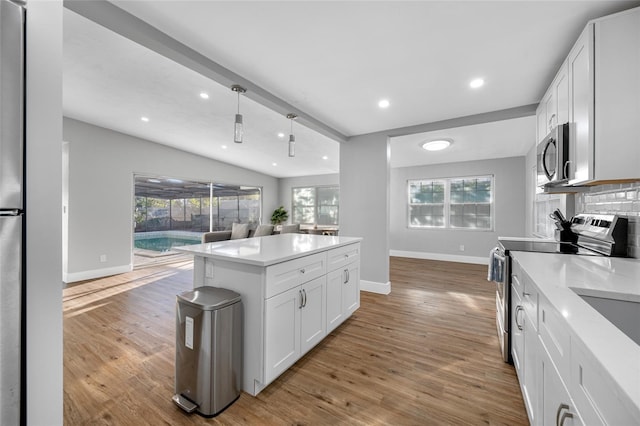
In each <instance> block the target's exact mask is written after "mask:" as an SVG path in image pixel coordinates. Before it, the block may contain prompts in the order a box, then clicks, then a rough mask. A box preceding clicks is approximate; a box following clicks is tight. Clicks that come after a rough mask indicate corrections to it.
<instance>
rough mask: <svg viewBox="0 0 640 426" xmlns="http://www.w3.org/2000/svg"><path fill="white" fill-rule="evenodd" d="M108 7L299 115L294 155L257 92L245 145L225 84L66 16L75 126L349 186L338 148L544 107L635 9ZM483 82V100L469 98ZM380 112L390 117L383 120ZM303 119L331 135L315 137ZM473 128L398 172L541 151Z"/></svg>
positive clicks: (285, 124)
mask: <svg viewBox="0 0 640 426" xmlns="http://www.w3.org/2000/svg"><path fill="white" fill-rule="evenodd" d="M72 3H74V2H69V1H67V2H65V4H66V5H67V6H68V7H71V6H69V5H70V4H72ZM89 3H93V2H89ZM112 4H113V5H115V6H117V7H118V8H121V11H122V12H123V13H124V12H127V13H130V14H132V15H134V16H135V17H137V18H140V19H141V20H142V21H144V22H146V23H147V24H150V25H151V26H153V27H155V29H157V30H159V31H161V32H163V33H165V34H166V35H168V36H170V37H171V38H173V39H175V40H176V41H178V42H180V43H182V44H184V45H186V46H188V47H189V48H191V49H193V50H194V51H196V52H198V53H199V54H201V55H203V57H205V58H208V59H210V60H211V61H213V63H215V64H218V65H220V66H222V67H224V68H226V69H227V70H229V71H230V72H231V73H234V74H235V75H238V76H241V77H242V78H244V79H246V80H247V81H249V82H251V83H252V84H253V85H255V86H256V87H258V88H260V89H262V90H263V91H264V92H266V93H268V94H270V95H272V96H273V97H274V98H275V99H277V100H279V101H281V102H282V103H284V104H287V105H290V106H291V107H292V108H293V109H295V110H296V112H298V113H299V114H300V115H301V116H302V119H301V120H300V122H298V121H296V122H294V123H293V132H294V133H295V135H296V141H297V153H296V154H297V155H296V157H295V158H289V157H287V150H286V145H287V143H286V139H287V135H288V134H289V132H290V129H291V122H290V121H289V120H287V119H286V117H285V115H284V114H283V110H282V103H281V104H280V106H281V108H280V110H278V108H275V110H274V108H270V107H268V106H265V105H263V104H261V102H260V99H257V98H252V96H251V95H252V93H247V94H246V95H242V96H241V99H240V110H241V112H242V114H243V115H244V120H245V129H246V134H245V142H244V143H243V144H234V143H233V140H232V137H233V133H232V132H233V118H234V114H235V113H236V109H237V107H238V106H237V95H236V94H235V93H234V92H232V91H231V90H230V87H229V85H228V84H226V83H227V82H222V84H220V83H218V82H216V81H213V80H211V79H210V78H209V77H207V76H205V75H203V74H202V73H199V72H196V71H194V70H193V69H189V68H188V67H185V66H183V65H181V64H178V63H176V62H174V61H172V60H170V59H167V58H165V57H163V56H162V55H160V54H159V53H157V52H154V51H152V50H150V49H149V48H147V47H143V46H141V45H140V44H137V43H136V42H133V41H131V40H128V39H127V38H126V37H123V36H122V35H119V34H116V33H114V32H112V31H111V30H109V29H107V28H104V27H102V26H100V25H97V24H96V23H94V22H92V21H90V20H88V19H86V18H85V17H83V16H80V15H78V14H76V13H75V12H72V11H70V10H66V11H65V15H64V29H65V37H64V54H65V68H64V113H65V115H66V116H68V117H72V118H76V119H80V120H83V121H86V122H89V123H93V124H97V125H100V126H103V127H107V128H111V129H114V130H117V131H121V132H124V133H128V134H131V135H134V136H138V137H142V138H145V139H149V140H152V141H155V142H158V143H162V144H166V145H169V146H174V147H177V148H179V149H183V150H186V151H190V152H194V153H197V154H200V155H204V156H207V157H210V158H215V159H218V160H221V161H225V162H228V163H231V164H236V165H239V166H242V167H246V168H250V169H253V170H257V171H260V172H263V173H266V174H269V175H272V176H277V177H287V176H301V175H311V174H325V173H335V172H338V164H339V163H338V156H339V146H338V142H336V139H347V138H348V137H350V136H353V135H360V134H366V133H372V132H379V131H386V130H388V129H398V128H405V127H408V126H416V125H421V124H424V123H434V122H438V121H442V120H449V119H455V118H458V117H465V116H470V115H475V114H482V113H487V112H491V111H498V110H508V109H511V108H517V107H522V106H526V105H531V104H536V103H538V102H539V101H540V98H541V97H542V95H543V94H544V91H545V89H546V87H547V86H548V85H549V83H550V81H551V79H552V78H553V75H554V74H555V72H556V70H557V69H558V67H559V66H560V64H561V62H562V61H563V59H564V58H565V56H566V55H567V53H568V51H569V49H570V48H571V46H572V44H573V42H574V41H575V39H576V38H577V37H578V35H579V34H580V31H581V30H582V28H583V27H584V26H585V24H586V22H587V21H588V20H589V19H592V18H595V17H599V16H603V15H606V14H609V13H613V12H616V11H619V10H622V9H627V8H630V7H633V6H637V5H640V2H638V1H633V2H629V1H610V0H608V1H493V2H491V1H411V2H402V1H322V2H321V1H279V2H276V1H233V2H232V1H114V2H112ZM71 8H72V9H73V7H71ZM474 78H483V79H484V80H485V85H484V86H483V87H481V88H479V89H475V90H474V89H471V88H470V87H469V82H470V81H471V80H472V79H474ZM202 92H206V93H207V94H208V95H209V99H207V100H205V99H202V98H201V97H200V93H202ZM381 99H387V100H388V101H389V104H390V105H389V107H388V108H384V109H381V108H379V107H378V101H379V100H381ZM143 116H145V117H148V118H149V121H148V122H143V121H141V117H143ZM305 117H308V118H310V119H313V122H315V123H320V124H321V125H322V126H324V128H325V129H330V130H331V131H330V132H326V131H324V132H323V131H317V130H318V128H317V126H316V127H315V128H314V126H313V125H311V126H310V128H307V127H306V126H305V125H303V124H304V123H305ZM503 125H504V126H506V127H504V129H503V128H502V126H503ZM478 126H479V127H478ZM478 126H475V127H474V126H465V127H460V128H457V129H451V132H450V134H451V135H453V136H454V137H455V139H456V143H455V146H456V150H457V151H459V152H458V154H456V153H455V152H454V151H450V153H448V154H446V155H444V154H443V155H440V156H437V155H435V154H431V155H430V156H428V155H429V154H427V153H426V152H419V151H418V152H417V153H416V152H415V151H414V150H413V147H415V146H417V144H418V142H420V141H422V140H425V139H427V138H431V137H435V136H440V137H444V136H447V131H445V130H446V129H442V130H439V131H438V132H435V133H433V134H417V135H411V136H403V137H400V138H397V139H394V140H393V141H392V164H393V165H396V166H405V165H415V164H428V163H433V162H445V161H446V162H448V161H464V160H466V159H480V158H496V157H497V156H502V157H507V156H512V155H524V153H526V149H527V148H528V147H529V146H530V145H531V143H533V137H534V133H535V130H534V129H535V127H534V126H535V121H534V119H533V118H532V117H525V118H518V119H516V120H515V121H514V120H507V121H498V122H494V123H489V124H487V125H486V126H488V127H485V125H478ZM279 133H282V134H283V135H284V137H279V136H278V134H279ZM335 135H340V136H342V137H340V136H338V137H335ZM496 135H499V136H496ZM453 136H452V137H453ZM347 143H348V142H347ZM223 145H224V146H226V148H223ZM403 146H404V147H405V148H406V147H409V146H411V147H412V148H411V149H403ZM454 154H456V155H454ZM274 164H275V165H274Z"/></svg>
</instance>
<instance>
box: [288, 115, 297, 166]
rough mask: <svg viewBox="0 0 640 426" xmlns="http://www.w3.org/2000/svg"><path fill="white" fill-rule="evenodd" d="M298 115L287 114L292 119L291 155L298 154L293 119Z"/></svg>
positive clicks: (290, 134)
mask: <svg viewBox="0 0 640 426" xmlns="http://www.w3.org/2000/svg"><path fill="white" fill-rule="evenodd" d="M296 117H298V116H297V115H295V114H292V113H289V114H287V118H288V119H289V120H291V132H290V133H289V157H295V156H296V137H295V135H294V134H293V120H295V119H296Z"/></svg>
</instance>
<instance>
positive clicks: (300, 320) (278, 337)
mask: <svg viewBox="0 0 640 426" xmlns="http://www.w3.org/2000/svg"><path fill="white" fill-rule="evenodd" d="M325 288H326V277H324V276H323V277H320V278H316V279H314V280H312V281H309V282H307V283H304V284H301V285H299V286H296V287H294V288H292V289H289V290H287V291H285V292H284V293H280V294H278V295H275V296H273V297H270V298H269V299H267V300H266V301H265V317H264V329H265V366H264V368H265V379H266V381H267V382H271V381H272V380H273V379H275V378H276V377H278V376H279V375H280V374H282V373H283V372H284V371H285V370H286V369H287V368H289V367H291V366H292V365H293V364H294V363H295V362H296V361H297V360H298V359H299V358H300V357H301V356H302V355H304V354H305V353H306V352H307V351H308V350H309V349H311V348H312V347H314V346H315V345H316V344H318V343H319V342H320V341H321V340H322V339H323V338H324V336H325V335H326V321H325V315H326V314H325V306H326V292H325Z"/></svg>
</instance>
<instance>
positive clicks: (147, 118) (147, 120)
mask: <svg viewBox="0 0 640 426" xmlns="http://www.w3.org/2000/svg"><path fill="white" fill-rule="evenodd" d="M140 121H144V122H145V123H148V122H149V117H140Z"/></svg>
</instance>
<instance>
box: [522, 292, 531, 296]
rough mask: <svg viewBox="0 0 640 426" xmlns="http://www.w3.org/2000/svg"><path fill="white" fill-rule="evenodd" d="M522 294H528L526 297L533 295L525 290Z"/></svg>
mask: <svg viewBox="0 0 640 426" xmlns="http://www.w3.org/2000/svg"><path fill="white" fill-rule="evenodd" d="M522 295H523V296H526V297H529V296H531V293H527V292H526V291H523V292H522Z"/></svg>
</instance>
